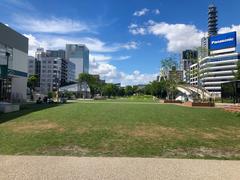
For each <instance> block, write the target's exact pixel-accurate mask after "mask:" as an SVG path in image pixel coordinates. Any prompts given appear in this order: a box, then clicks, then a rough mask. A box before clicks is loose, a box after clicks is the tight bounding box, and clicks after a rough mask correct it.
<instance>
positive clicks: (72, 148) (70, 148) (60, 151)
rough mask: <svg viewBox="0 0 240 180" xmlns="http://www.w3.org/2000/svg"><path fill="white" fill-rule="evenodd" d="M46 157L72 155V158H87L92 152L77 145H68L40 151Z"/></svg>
mask: <svg viewBox="0 0 240 180" xmlns="http://www.w3.org/2000/svg"><path fill="white" fill-rule="evenodd" d="M39 152H40V153H41V154H44V155H70V156H71V155H72V156H85V155H87V154H88V153H89V152H90V151H89V150H88V149H87V148H82V147H80V146H77V145H66V146H59V147H45V148H41V149H40V150H39Z"/></svg>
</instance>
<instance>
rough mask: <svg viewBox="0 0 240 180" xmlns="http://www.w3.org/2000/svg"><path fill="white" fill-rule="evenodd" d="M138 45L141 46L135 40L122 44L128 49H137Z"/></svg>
mask: <svg viewBox="0 0 240 180" xmlns="http://www.w3.org/2000/svg"><path fill="white" fill-rule="evenodd" d="M138 46H139V44H138V43H137V42H135V41H130V42H127V43H125V44H122V45H121V47H122V48H125V49H128V50H130V49H137V48H138Z"/></svg>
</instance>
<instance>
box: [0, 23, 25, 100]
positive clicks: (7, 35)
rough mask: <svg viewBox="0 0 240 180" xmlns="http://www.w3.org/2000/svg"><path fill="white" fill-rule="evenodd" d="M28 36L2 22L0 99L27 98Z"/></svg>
mask: <svg viewBox="0 0 240 180" xmlns="http://www.w3.org/2000/svg"><path fill="white" fill-rule="evenodd" d="M27 55H28V38H26V37H25V36H23V35H21V34H20V33H18V32H16V31H14V30H13V29H11V28H9V27H8V26H6V25H4V24H2V23H0V101H12V102H15V101H25V100H26V99H27V76H28V57H27Z"/></svg>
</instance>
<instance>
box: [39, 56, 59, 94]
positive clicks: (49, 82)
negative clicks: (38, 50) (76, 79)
mask: <svg viewBox="0 0 240 180" xmlns="http://www.w3.org/2000/svg"><path fill="white" fill-rule="evenodd" d="M61 68H62V59H61V58H56V57H42V59H41V75H40V92H41V93H43V94H47V93H48V92H51V91H56V90H57V89H58V88H59V87H60V85H61Z"/></svg>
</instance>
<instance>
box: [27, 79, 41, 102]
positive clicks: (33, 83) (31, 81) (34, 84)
mask: <svg viewBox="0 0 240 180" xmlns="http://www.w3.org/2000/svg"><path fill="white" fill-rule="evenodd" d="M37 84H38V76H37V75H30V76H29V77H28V81H27V86H28V88H29V89H30V93H31V99H32V100H33V91H35V88H36V87H37Z"/></svg>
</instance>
